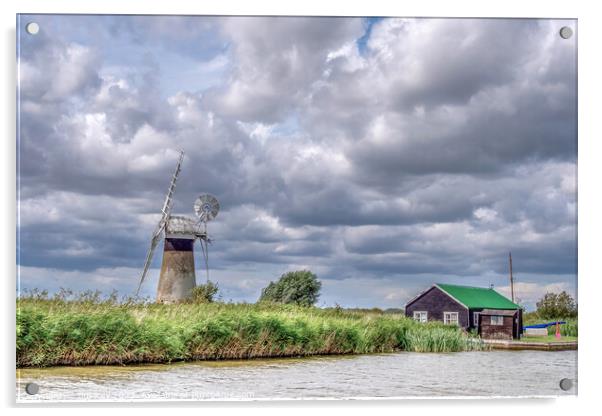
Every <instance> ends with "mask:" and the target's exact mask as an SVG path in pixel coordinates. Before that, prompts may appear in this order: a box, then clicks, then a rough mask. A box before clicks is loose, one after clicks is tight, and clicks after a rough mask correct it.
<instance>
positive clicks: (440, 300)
mask: <svg viewBox="0 0 602 416" xmlns="http://www.w3.org/2000/svg"><path fill="white" fill-rule="evenodd" d="M405 314H406V316H408V317H410V318H414V319H415V320H417V321H420V322H427V321H442V322H443V323H445V324H451V325H458V326H459V327H461V328H464V329H465V330H471V329H476V330H477V331H478V333H479V335H481V337H482V338H485V339H512V338H520V336H521V334H522V332H523V329H522V327H523V322H522V321H523V313H522V309H521V307H520V306H519V305H517V304H516V303H514V302H512V301H511V300H510V299H508V298H506V297H504V296H502V295H500V294H499V293H498V292H496V291H495V290H493V288H481V287H471V286H458V285H448V284H442V283H437V284H434V285H433V286H431V287H430V288H429V289H427V290H426V291H424V292H422V293H421V294H419V295H418V296H416V297H415V298H413V299H412V300H410V301H409V302H408V303H407V304H406V307H405Z"/></svg>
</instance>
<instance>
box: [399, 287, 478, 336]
mask: <svg viewBox="0 0 602 416" xmlns="http://www.w3.org/2000/svg"><path fill="white" fill-rule="evenodd" d="M414 311H426V312H428V320H429V321H435V320H436V321H442V322H443V312H458V325H459V326H461V327H462V328H467V327H468V310H467V309H466V308H465V307H464V306H463V305H461V304H460V303H458V302H456V301H455V300H454V299H453V298H451V297H450V296H449V295H447V294H446V293H445V292H443V291H442V290H441V289H439V288H438V287H432V288H431V289H429V290H427V291H426V292H425V293H423V294H422V295H420V296H419V297H418V298H416V299H414V300H413V301H412V302H411V303H409V304H408V305H406V316H407V317H409V318H413V317H414Z"/></svg>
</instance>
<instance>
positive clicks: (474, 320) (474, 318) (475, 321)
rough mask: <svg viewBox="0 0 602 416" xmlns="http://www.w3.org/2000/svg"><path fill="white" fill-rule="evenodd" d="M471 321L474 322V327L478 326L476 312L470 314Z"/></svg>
mask: <svg viewBox="0 0 602 416" xmlns="http://www.w3.org/2000/svg"><path fill="white" fill-rule="evenodd" d="M472 320H473V322H474V326H479V313H478V312H473V313H472Z"/></svg>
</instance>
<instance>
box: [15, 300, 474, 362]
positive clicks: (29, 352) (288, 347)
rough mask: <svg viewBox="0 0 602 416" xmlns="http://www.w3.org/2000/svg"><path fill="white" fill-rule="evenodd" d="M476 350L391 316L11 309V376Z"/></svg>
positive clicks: (155, 307)
mask: <svg viewBox="0 0 602 416" xmlns="http://www.w3.org/2000/svg"><path fill="white" fill-rule="evenodd" d="M482 348H484V347H483V345H482V343H481V342H480V340H479V339H478V338H474V337H471V336H470V335H468V334H466V333H464V332H463V331H462V330H461V329H459V328H458V327H455V326H446V325H443V324H441V323H427V324H420V323H417V322H414V321H413V320H411V319H408V318H406V317H404V316H402V315H399V314H382V313H370V312H355V311H353V312H346V311H345V310H344V309H320V308H304V307H296V306H292V305H276V304H231V303H228V304H226V303H206V304H186V303H183V304H174V305H161V304H153V303H148V302H140V303H137V302H131V301H128V302H124V303H119V302H116V301H115V300H114V299H112V300H107V301H101V300H99V299H98V298H90V299H79V300H65V299H60V298H59V299H56V298H55V299H48V298H44V297H31V296H30V297H25V298H21V299H18V300H17V366H18V367H31V366H35V367H44V366H55V365H90V364H128V363H163V362H172V361H183V360H220V359H243V358H245V359H246V358H260V357H287V356H308V355H323V354H365V353H382V352H393V351H402V350H404V351H416V352H452V351H466V350H474V349H482Z"/></svg>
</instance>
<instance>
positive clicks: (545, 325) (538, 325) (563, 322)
mask: <svg viewBox="0 0 602 416" xmlns="http://www.w3.org/2000/svg"><path fill="white" fill-rule="evenodd" d="M556 323H559V324H560V325H562V324H566V322H565V321H558V322H548V323H547V324H536V325H527V326H523V328H524V329H527V328H547V327H549V326H555V325H556Z"/></svg>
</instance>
